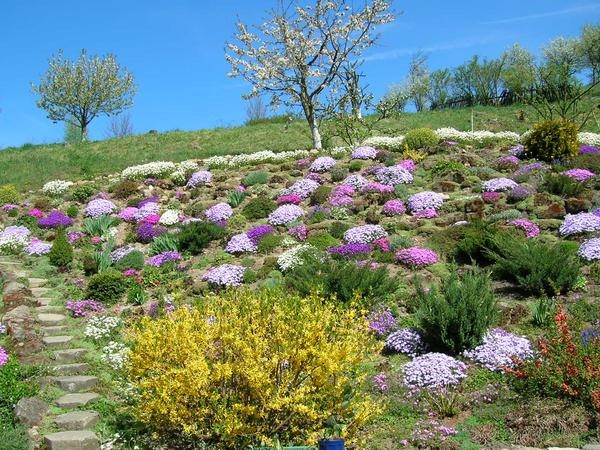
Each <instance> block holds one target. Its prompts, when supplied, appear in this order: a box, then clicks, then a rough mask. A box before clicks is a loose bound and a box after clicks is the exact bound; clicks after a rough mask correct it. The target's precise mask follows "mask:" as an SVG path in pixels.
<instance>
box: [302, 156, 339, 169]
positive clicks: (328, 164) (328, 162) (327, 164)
mask: <svg viewBox="0 0 600 450" xmlns="http://www.w3.org/2000/svg"><path fill="white" fill-rule="evenodd" d="M335 164H336V161H335V159H333V158H332V157H331V156H320V157H319V158H317V159H315V160H314V161H313V163H312V164H311V165H310V167H309V169H308V170H310V171H311V172H328V171H329V170H331V169H332V168H333V166H335Z"/></svg>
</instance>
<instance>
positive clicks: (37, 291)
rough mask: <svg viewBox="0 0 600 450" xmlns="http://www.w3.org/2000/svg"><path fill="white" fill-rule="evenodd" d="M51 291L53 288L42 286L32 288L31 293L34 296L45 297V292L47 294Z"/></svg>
mask: <svg viewBox="0 0 600 450" xmlns="http://www.w3.org/2000/svg"><path fill="white" fill-rule="evenodd" d="M50 291H51V289H48V288H41V287H37V288H31V293H32V294H33V296H34V297H43V296H44V295H45V294H47V293H48V292H50Z"/></svg>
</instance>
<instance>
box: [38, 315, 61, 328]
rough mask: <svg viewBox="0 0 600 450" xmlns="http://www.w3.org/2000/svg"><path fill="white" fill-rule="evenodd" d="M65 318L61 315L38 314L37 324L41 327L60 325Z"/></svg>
mask: <svg viewBox="0 0 600 450" xmlns="http://www.w3.org/2000/svg"><path fill="white" fill-rule="evenodd" d="M65 319H66V317H65V316H64V315H63V314H50V313H43V314H38V322H39V323H40V325H43V326H49V327H51V326H53V325H60V324H61V323H63V322H64V321H65Z"/></svg>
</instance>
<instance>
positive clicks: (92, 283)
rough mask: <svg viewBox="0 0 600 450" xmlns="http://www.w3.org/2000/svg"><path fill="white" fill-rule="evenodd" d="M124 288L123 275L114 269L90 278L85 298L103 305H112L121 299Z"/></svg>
mask: <svg viewBox="0 0 600 450" xmlns="http://www.w3.org/2000/svg"><path fill="white" fill-rule="evenodd" d="M126 287H127V285H126V282H125V279H124V278H123V275H122V274H121V273H120V272H118V271H116V270H114V269H108V270H105V271H104V272H102V273H97V274H96V275H92V276H91V277H90V279H89V281H88V285H87V290H86V295H85V296H86V298H89V299H93V300H97V301H99V302H100V303H103V304H105V305H112V304H114V303H116V302H117V301H118V300H119V299H120V298H121V296H122V295H123V293H124V292H125V290H126Z"/></svg>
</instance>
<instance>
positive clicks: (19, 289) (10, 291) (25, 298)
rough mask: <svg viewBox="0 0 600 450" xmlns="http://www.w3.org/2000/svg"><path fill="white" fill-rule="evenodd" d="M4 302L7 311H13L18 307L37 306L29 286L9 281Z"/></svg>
mask: <svg viewBox="0 0 600 450" xmlns="http://www.w3.org/2000/svg"><path fill="white" fill-rule="evenodd" d="M2 301H3V302H4V308H5V309H6V310H11V309H14V308H16V307H18V306H35V300H34V299H33V298H32V296H31V291H30V290H29V289H28V288H27V286H25V285H24V284H22V283H18V282H16V281H9V282H8V283H6V284H5V285H4V293H3V300H2Z"/></svg>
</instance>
